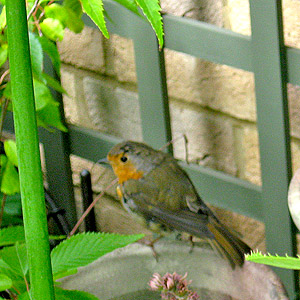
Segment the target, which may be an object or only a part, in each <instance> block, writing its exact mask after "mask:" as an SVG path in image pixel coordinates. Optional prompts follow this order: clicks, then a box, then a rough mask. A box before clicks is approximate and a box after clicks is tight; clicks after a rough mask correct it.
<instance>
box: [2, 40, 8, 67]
mask: <svg viewBox="0 0 300 300" xmlns="http://www.w3.org/2000/svg"><path fill="white" fill-rule="evenodd" d="M7 57H8V45H7V44H3V45H1V47H0V67H1V66H3V64H4V63H5V62H6V61H7Z"/></svg>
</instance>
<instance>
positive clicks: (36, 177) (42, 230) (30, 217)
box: [6, 0, 54, 300]
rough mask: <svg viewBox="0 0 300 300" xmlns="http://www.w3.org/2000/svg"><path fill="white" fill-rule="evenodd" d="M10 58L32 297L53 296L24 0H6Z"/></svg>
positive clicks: (44, 298) (45, 299)
mask: <svg viewBox="0 0 300 300" xmlns="http://www.w3.org/2000/svg"><path fill="white" fill-rule="evenodd" d="M6 17H7V33H8V45H9V62H10V72H11V84H12V98H13V110H14V124H15V134H16V142H17V151H18V160H19V172H20V184H21V196H22V208H23V220H24V228H25V238H26V246H27V255H28V260H29V268H30V270H29V273H30V283H31V298H32V299H34V300H38V299H43V300H48V299H49V300H50V299H54V289H53V279H52V274H51V263H50V249H49V240H48V229H47V217H46V209H45V200H44V199H45V198H44V189H43V180H42V172H41V164H40V153H39V143H38V134H37V125H36V116H35V103H34V94H33V85H32V72H31V63H30V52H29V39H28V27H27V17H26V7H25V0H6Z"/></svg>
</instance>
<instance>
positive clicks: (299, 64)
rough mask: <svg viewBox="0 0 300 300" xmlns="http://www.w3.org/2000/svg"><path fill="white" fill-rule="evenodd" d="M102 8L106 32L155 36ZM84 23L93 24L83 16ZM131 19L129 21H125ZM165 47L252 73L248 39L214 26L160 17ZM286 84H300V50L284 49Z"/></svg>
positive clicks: (115, 9)
mask: <svg viewBox="0 0 300 300" xmlns="http://www.w3.org/2000/svg"><path fill="white" fill-rule="evenodd" d="M103 2H104V6H105V9H106V10H107V12H108V15H109V16H110V17H111V19H112V20H118V22H114V23H111V22H109V21H108V28H109V31H110V32H112V33H115V34H118V35H120V36H123V37H126V38H129V39H133V40H135V39H136V38H138V37H139V36H140V35H141V34H142V35H144V36H146V35H148V34H149V33H150V34H154V33H153V31H152V29H151V27H150V25H149V24H148V23H147V22H146V21H145V20H143V19H142V18H139V17H138V16H136V15H135V14H133V13H131V12H129V11H127V10H126V9H124V8H123V7H120V5H118V4H117V3H114V2H111V1H107V0H104V1H103ZM83 19H84V22H85V24H86V25H88V26H90V27H94V28H96V26H95V24H94V23H93V22H92V21H91V20H90V19H89V18H88V17H87V16H86V15H85V16H84V18H83ZM128 20H130V22H129V21H128ZM163 21H164V30H165V47H166V48H168V49H171V50H175V51H179V52H183V53H186V54H189V55H192V56H196V57H199V58H202V59H205V60H209V61H212V62H215V63H218V64H224V65H228V66H231V67H234V68H238V69H242V70H245V71H250V72H253V71H254V68H253V63H252V59H253V54H252V45H251V36H246V35H243V34H239V33H236V32H233V31H231V30H228V29H224V28H221V27H218V26H216V25H212V24H207V23H204V22H200V21H198V20H193V19H189V18H183V17H177V16H171V15H165V16H163ZM286 48H287V49H286V50H287V69H288V81H289V83H292V84H295V85H300V49H296V48H291V47H286Z"/></svg>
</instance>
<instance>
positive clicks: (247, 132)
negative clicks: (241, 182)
mask: <svg viewBox="0 0 300 300" xmlns="http://www.w3.org/2000/svg"><path fill="white" fill-rule="evenodd" d="M238 138H240V141H239V143H238V145H237V146H238V147H239V148H238V149H236V153H238V154H236V156H238V157H239V158H240V164H239V166H241V168H240V170H239V171H240V173H239V177H240V178H242V179H245V180H248V181H250V182H252V183H255V184H258V185H259V184H261V171H260V155H259V147H258V134H257V129H256V126H255V125H253V124H247V125H244V126H242V127H241V132H240V135H239V136H238Z"/></svg>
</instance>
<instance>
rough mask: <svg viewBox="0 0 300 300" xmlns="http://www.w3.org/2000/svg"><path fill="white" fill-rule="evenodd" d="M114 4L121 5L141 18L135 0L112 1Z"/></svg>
mask: <svg viewBox="0 0 300 300" xmlns="http://www.w3.org/2000/svg"><path fill="white" fill-rule="evenodd" d="M114 1H115V2H118V3H119V4H121V5H123V6H124V7H126V8H127V9H129V10H130V11H132V12H133V13H135V14H137V15H138V16H141V15H140V13H139V10H138V6H137V4H136V1H135V0H114Z"/></svg>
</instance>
